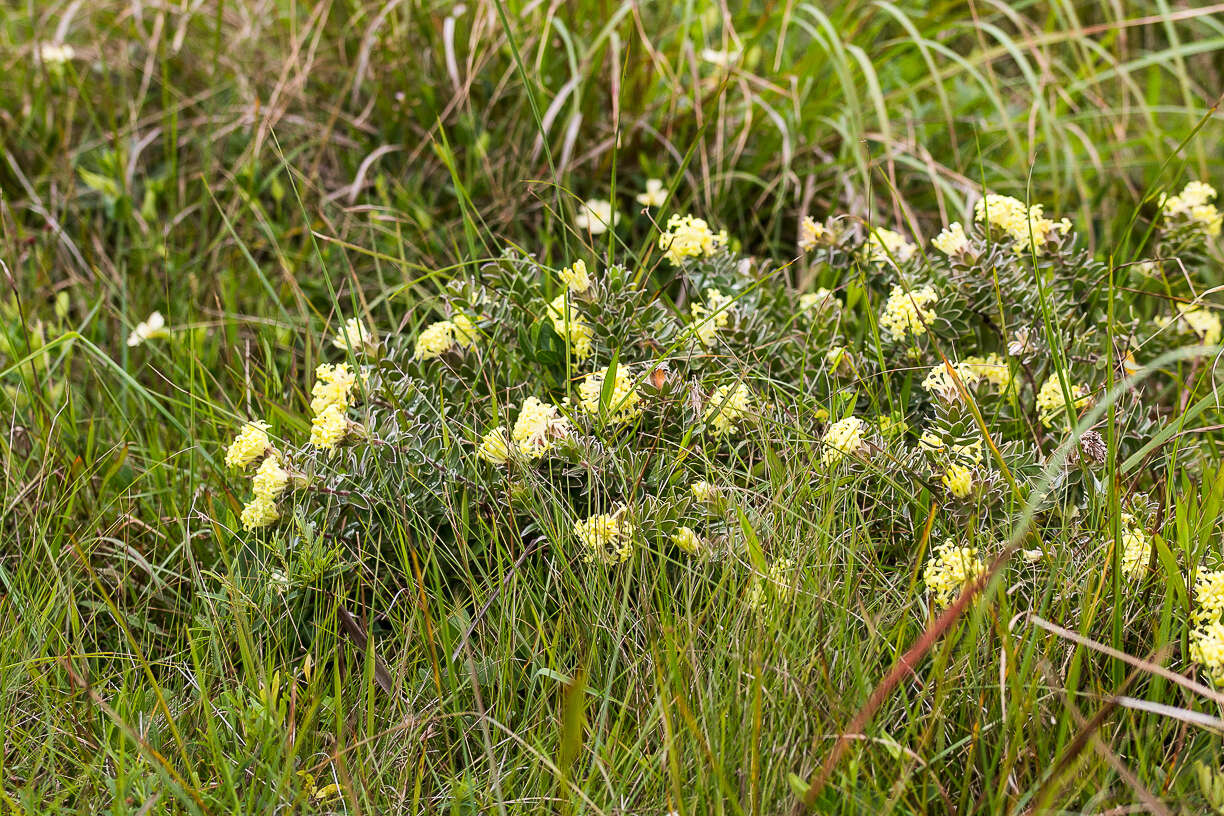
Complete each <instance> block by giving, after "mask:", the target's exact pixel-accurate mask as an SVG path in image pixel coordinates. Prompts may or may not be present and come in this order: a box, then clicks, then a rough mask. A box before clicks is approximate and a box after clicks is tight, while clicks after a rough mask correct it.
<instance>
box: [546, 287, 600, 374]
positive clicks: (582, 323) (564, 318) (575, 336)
mask: <svg viewBox="0 0 1224 816" xmlns="http://www.w3.org/2000/svg"><path fill="white" fill-rule="evenodd" d="M548 317H549V319H550V320H552V325H553V331H555V332H556V333H557V334H559V335H560V336H561V337H568V338H569V345H570V354H571V355H573V357H574V359H575V360H585V359H586V358H587V357H590V356H591V351H592V345H591V340H592V339H593V338H594V336H595V333H594V331H592V330H591V324H590V323H587V322H586V319H585V318H584V317H583V316H582V315H580V314H578V312H577V310H576V309H575V308H574V304H573V303H567V302H566V296H565V293H564V292H562V293H561V294H559V295H557V297H555V298H554V299H553V301H552V303H550V304H548Z"/></svg>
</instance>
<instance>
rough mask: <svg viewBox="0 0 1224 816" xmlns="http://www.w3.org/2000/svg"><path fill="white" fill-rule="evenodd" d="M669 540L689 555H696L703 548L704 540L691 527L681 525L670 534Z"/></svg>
mask: <svg viewBox="0 0 1224 816" xmlns="http://www.w3.org/2000/svg"><path fill="white" fill-rule="evenodd" d="M671 540H672V543H673V544H675V545H676V546H677V547H679V548H680V549H682V550H684V551H685V552H686V553H688V554H689V555H697V554H698V553H699V552H701V551H702V550H704V549H705V542H704V541H702V540H701V536H699V535H697V533H695V532H693V528H692V527H681V528H680V529H679V530H677V531H676V532H675V533H674V534H672V537H671Z"/></svg>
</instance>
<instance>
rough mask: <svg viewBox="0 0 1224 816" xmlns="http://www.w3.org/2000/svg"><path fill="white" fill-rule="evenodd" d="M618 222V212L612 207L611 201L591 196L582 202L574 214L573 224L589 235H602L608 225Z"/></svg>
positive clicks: (611, 225) (614, 224)
mask: <svg viewBox="0 0 1224 816" xmlns="http://www.w3.org/2000/svg"><path fill="white" fill-rule="evenodd" d="M619 223H620V213H619V212H615V211H613V209H612V203H611V202H610V201H606V200H604V199H601V198H593V199H591V200H590V201H587V202H584V203H583V205H582V206H581V207H579V208H578V214H577V215H575V216H574V226H576V227H578V229H580V230H586V231H588V232H590V233H591V235H603V234H604V233H605V232H607V231H608V227H615V226H616V225H617V224H619Z"/></svg>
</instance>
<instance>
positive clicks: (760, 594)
mask: <svg viewBox="0 0 1224 816" xmlns="http://www.w3.org/2000/svg"><path fill="white" fill-rule="evenodd" d="M794 571H795V562H794V561H792V560H791V559H789V558H779V559H778V560H777V561H774V562H773V563H772V564H770V565H769V572H768V573H766V574H765V575H758V576H756V580H755V581H753V582H752V586H751V587H750V588H749V589H748V595H747V596H746V598H745V602H746V603H747V605H748V607H749V608H750V609H761V608H762V607H764V606H765V602H766V601H768V600H775V601H776V600H779V599H780V598H781V596H782V595H783V594H784V593H789V592H790V590H791V589H792V588H793V587H792V586H791V575H792V573H794Z"/></svg>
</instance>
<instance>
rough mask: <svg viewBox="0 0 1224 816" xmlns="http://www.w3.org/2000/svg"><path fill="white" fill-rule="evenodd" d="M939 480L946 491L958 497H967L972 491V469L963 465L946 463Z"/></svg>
mask: <svg viewBox="0 0 1224 816" xmlns="http://www.w3.org/2000/svg"><path fill="white" fill-rule="evenodd" d="M940 481H942V482H943V486H944V487H945V488H946V489H947V491H948V492H949V493H951V494H952V495H953V496H955V497H956V498H958V499H964V498H967V497H968V496H969V494H970V493H972V492H973V471H972V470H970V469H969V468H967V467H965V466H964V465H961V464H956V463H953V464H951V465H948V469H947V470H945V471H944V475H943V478H942V479H941V480H940Z"/></svg>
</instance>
